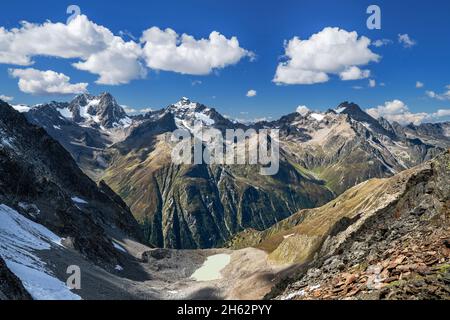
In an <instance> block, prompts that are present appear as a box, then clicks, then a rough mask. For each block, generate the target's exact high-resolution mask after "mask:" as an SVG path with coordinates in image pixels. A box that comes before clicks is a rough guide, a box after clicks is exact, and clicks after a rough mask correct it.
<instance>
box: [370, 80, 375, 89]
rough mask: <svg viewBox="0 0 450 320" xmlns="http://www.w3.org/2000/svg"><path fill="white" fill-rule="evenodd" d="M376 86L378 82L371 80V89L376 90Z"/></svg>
mask: <svg viewBox="0 0 450 320" xmlns="http://www.w3.org/2000/svg"><path fill="white" fill-rule="evenodd" d="M376 85H377V82H376V81H375V80H373V79H370V80H369V87H370V88H375V87H376Z"/></svg>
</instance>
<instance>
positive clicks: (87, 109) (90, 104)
mask: <svg viewBox="0 0 450 320" xmlns="http://www.w3.org/2000/svg"><path fill="white" fill-rule="evenodd" d="M68 109H69V111H70V113H71V115H72V119H73V120H74V121H75V122H77V123H85V124H91V125H92V124H93V125H99V126H100V127H101V128H106V129H111V128H117V127H128V126H130V125H131V119H130V118H129V117H128V116H127V114H126V112H125V110H124V109H123V108H122V107H121V106H120V105H119V104H118V103H117V101H116V99H115V98H114V97H113V96H112V95H111V94H109V93H107V92H104V93H102V94H100V95H98V96H93V95H90V94H81V95H78V96H76V97H75V98H74V99H73V100H72V101H71V102H70V103H69V106H68ZM66 113H67V112H66Z"/></svg>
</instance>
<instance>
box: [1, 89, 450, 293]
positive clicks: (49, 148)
mask: <svg viewBox="0 0 450 320" xmlns="http://www.w3.org/2000/svg"><path fill="white" fill-rule="evenodd" d="M14 109H16V110H14ZM19 111H20V112H19ZM198 122H201V124H202V126H203V127H204V128H216V129H218V130H220V131H224V130H225V129H228V128H232V129H242V130H249V129H254V130H260V129H277V130H279V132H280V136H279V144H280V169H279V172H278V173H277V174H275V175H273V176H264V175H260V168H261V165H259V164H249V163H248V162H246V163H245V164H241V165H222V164H211V165H208V164H206V163H205V164H197V165H194V164H192V165H176V164H174V163H173V162H172V161H171V149H172V147H173V145H172V144H171V139H170V137H171V134H172V132H173V131H174V130H176V129H180V128H182V129H185V130H189V131H191V132H192V133H193V134H194V135H195V134H196V133H198V132H196V130H197V128H196V127H195V126H194V125H195V124H196V123H198ZM449 128H450V125H449V123H435V124H422V125H420V126H415V125H408V126H401V125H399V124H398V123H390V122H388V121H387V120H385V119H374V118H372V117H371V116H369V115H368V114H367V113H366V112H364V111H363V110H362V109H361V108H360V107H359V106H357V105H356V104H353V103H348V102H345V103H342V104H340V105H338V106H337V107H336V108H330V109H329V110H327V111H326V112H314V111H308V112H303V113H298V112H297V113H292V114H289V115H287V116H284V117H282V118H280V119H279V120H277V121H271V122H267V121H264V122H258V123H253V124H242V123H238V122H236V121H233V120H230V119H227V118H226V117H224V116H222V115H221V114H220V113H219V112H218V111H217V110H215V109H213V108H209V107H207V106H205V105H202V104H200V103H195V102H191V101H190V100H189V99H187V98H182V99H181V100H180V101H179V102H177V103H175V104H172V105H169V106H168V107H166V108H163V109H161V110H156V111H152V112H149V113H146V114H141V115H134V116H132V115H127V114H126V112H125V111H124V109H123V107H121V106H120V105H119V104H118V103H117V102H116V100H115V99H114V98H113V97H112V96H111V95H110V94H107V93H104V94H101V95H99V96H92V95H87V94H84V95H80V96H77V97H76V98H75V99H74V100H72V101H71V102H69V103H67V102H51V103H49V104H43V105H37V106H32V107H29V106H10V105H8V104H7V103H4V102H0V177H1V178H0V240H1V245H0V299H21V300H22V299H76V300H78V299H173V298H175V299H180V298H185V299H211V298H224V299H225V298H229V299H261V298H263V297H264V296H265V297H266V298H274V299H309V298H320V299H348V298H355V299H366V298H369V299H370V298H376V299H384V298H388V299H394V298H398V299H408V298H410V297H411V294H412V293H411V292H413V293H414V292H416V293H417V294H420V297H421V298H424V299H430V298H438V299H448V297H449V295H448V281H449V280H448V279H449V276H450V275H449V273H448V271H449V270H448V263H449V259H450V248H449V243H450V242H449V241H450V239H448V231H449V229H448V228H449V222H448V221H449V219H448V218H449V212H450V210H449V205H450V204H449V195H450V191H449V190H448V186H449V185H450V180H449V179H450V178H449V173H450V159H449V151H448V149H449V147H450V141H449V131H450V130H449ZM155 247H156V248H155ZM204 248H214V249H212V250H203V249H204ZM177 249H195V250H177ZM213 254H218V255H219V256H227V257H229V264H228V265H227V266H226V267H224V269H223V272H222V277H220V278H218V279H216V280H213V281H212V282H211V281H206V282H205V281H199V280H194V279H193V276H194V275H195V274H196V273H197V271H198V270H200V269H201V267H202V265H203V267H204V266H205V264H207V262H205V261H207V259H208V260H209V258H210V257H211V255H213ZM73 266H76V267H79V268H81V270H82V277H83V279H87V281H83V286H82V288H80V289H72V290H70V289H69V288H68V287H67V286H66V284H65V283H64V282H65V279H67V276H68V275H67V270H69V269H68V268H70V267H73ZM199 268H200V269H199ZM250 285H251V286H252V288H253V290H250V291H249V290H248V286H250Z"/></svg>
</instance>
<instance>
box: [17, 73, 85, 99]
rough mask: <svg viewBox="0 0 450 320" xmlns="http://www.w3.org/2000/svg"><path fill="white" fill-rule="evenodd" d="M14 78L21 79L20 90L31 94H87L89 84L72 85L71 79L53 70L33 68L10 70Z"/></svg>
mask: <svg viewBox="0 0 450 320" xmlns="http://www.w3.org/2000/svg"><path fill="white" fill-rule="evenodd" d="M9 73H10V75H11V76H12V77H13V78H18V79H19V89H20V90H21V91H22V92H25V93H30V94H78V93H85V92H87V86H88V84H87V83H76V84H71V83H70V78H69V77H68V76H66V75H65V74H63V73H57V72H55V71H52V70H47V71H40V70H36V69H33V68H28V69H9Z"/></svg>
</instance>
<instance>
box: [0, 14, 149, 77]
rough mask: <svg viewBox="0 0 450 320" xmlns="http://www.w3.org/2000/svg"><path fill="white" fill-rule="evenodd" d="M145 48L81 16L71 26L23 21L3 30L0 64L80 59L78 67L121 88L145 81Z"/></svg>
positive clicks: (0, 30)
mask: <svg viewBox="0 0 450 320" xmlns="http://www.w3.org/2000/svg"><path fill="white" fill-rule="evenodd" d="M141 55H142V48H141V47H140V45H139V44H137V43H135V42H134V41H129V42H125V41H124V40H123V39H122V38H121V37H119V36H115V35H114V34H113V33H112V32H111V31H110V30H108V29H107V28H105V27H103V26H99V25H97V24H95V23H94V22H92V21H90V20H89V19H88V18H87V17H86V16H84V15H79V16H77V17H76V18H74V19H72V20H71V22H70V23H69V24H63V23H52V22H50V21H47V22H45V23H43V24H34V23H29V22H22V25H21V27H20V28H14V29H11V30H6V29H5V28H3V27H1V28H0V63H6V64H15V65H21V66H30V65H33V64H34V61H33V57H35V56H51V57H58V58H65V59H80V60H81V61H79V62H76V63H74V64H73V66H74V67H75V68H78V69H80V70H85V71H89V72H91V73H93V74H97V75H99V76H100V77H99V79H98V80H97V83H99V84H108V85H117V84H123V83H128V82H129V81H131V80H133V79H138V78H143V77H145V75H146V70H145V68H144V67H143V65H142V63H141V61H140V57H141Z"/></svg>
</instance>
